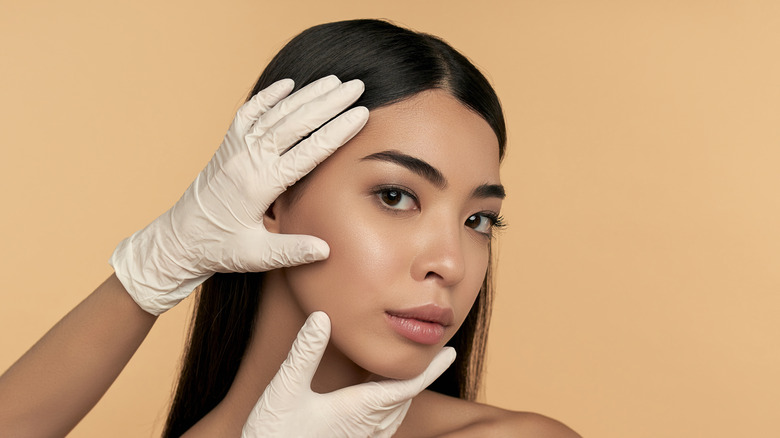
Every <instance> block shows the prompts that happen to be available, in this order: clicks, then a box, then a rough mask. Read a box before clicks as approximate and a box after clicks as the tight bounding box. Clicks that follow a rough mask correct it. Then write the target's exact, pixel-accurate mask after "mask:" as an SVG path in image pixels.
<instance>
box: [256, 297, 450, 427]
mask: <svg viewBox="0 0 780 438" xmlns="http://www.w3.org/2000/svg"><path fill="white" fill-rule="evenodd" d="M329 338H330V319H328V316H327V315H326V314H325V313H323V312H314V313H312V314H311V315H310V316H309V318H308V319H307V320H306V323H305V324H304V325H303V327H302V328H301V330H300V331H299V332H298V337H297V338H296V339H295V342H294V343H293V346H292V349H291V350H290V353H289V354H288V355H287V359H286V360H285V361H284V363H283V364H282V367H281V368H280V369H279V372H277V373H276V376H274V378H273V380H271V383H270V384H269V385H268V387H267V388H266V389H265V391H264V392H263V395H262V396H260V400H259V401H258V402H257V404H256V405H255V407H254V409H253V410H252V413H251V414H250V415H249V419H248V420H247V422H246V424H245V425H244V429H243V431H242V433H241V437H242V438H257V437H264V438H266V437H284V438H290V437H314V438H317V437H328V438H330V437H361V438H362V437H390V436H392V435H393V434H394V433H395V431H396V430H397V429H398V426H400V425H401V422H402V421H403V419H404V417H405V416H406V412H407V411H408V410H409V406H410V405H411V403H412V398H413V397H414V396H416V395H417V394H419V393H420V392H421V391H422V390H424V389H425V388H426V387H428V385H430V384H431V383H433V381H434V380H436V379H437V378H438V377H439V376H440V375H441V373H443V372H444V371H445V370H446V369H447V368H448V367H449V366H450V365H451V364H452V362H453V361H454V360H455V349H453V348H452V347H444V348H443V349H442V350H441V351H440V352H439V354H437V355H436V357H435V358H434V359H433V361H432V362H431V363H430V365H428V368H427V369H426V370H425V371H423V372H422V374H420V375H418V376H417V377H415V378H413V379H410V380H385V381H381V382H367V383H361V384H359V385H355V386H349V387H347V388H343V389H339V390H337V391H333V392H330V393H327V394H318V393H316V392H314V391H312V390H311V380H312V377H314V373H315V372H316V371H317V367H318V366H319V364H320V359H322V355H323V353H324V352H325V347H327V345H328V340H329Z"/></svg>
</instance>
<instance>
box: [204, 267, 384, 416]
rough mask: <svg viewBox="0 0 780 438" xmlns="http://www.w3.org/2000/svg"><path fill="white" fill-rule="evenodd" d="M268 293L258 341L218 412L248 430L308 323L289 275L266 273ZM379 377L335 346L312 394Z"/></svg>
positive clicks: (250, 347) (262, 304)
mask: <svg viewBox="0 0 780 438" xmlns="http://www.w3.org/2000/svg"><path fill="white" fill-rule="evenodd" d="M262 287H263V291H262V299H261V301H260V309H259V313H258V318H257V322H256V325H255V330H254V333H253V335H252V339H251V340H250V343H249V345H248V346H247V351H246V354H245V355H244V358H243V359H242V360H241V364H240V366H239V369H238V373H237V374H236V378H235V380H234V381H233V384H232V385H231V387H230V390H229V392H228V394H227V395H226V397H225V399H224V401H223V402H222V403H220V406H219V407H218V408H217V409H215V411H218V413H219V415H220V416H229V417H230V419H227V418H226V419H225V420H226V421H231V422H235V423H240V424H241V425H242V426H243V423H244V422H245V421H246V419H247V417H248V416H249V413H250V412H251V410H252V408H253V407H254V406H255V404H256V403H257V401H258V400H259V399H260V396H261V395H262V394H263V391H264V390H265V388H266V387H267V386H268V384H269V383H270V382H271V379H273V377H274V375H276V372H277V371H278V370H279V367H280V366H281V365H282V363H283V362H284V360H285V359H286V358H287V354H288V353H289V351H290V348H291V347H292V344H293V342H294V341H295V337H296V335H297V334H298V330H300V328H301V326H303V323H304V322H305V321H306V318H307V317H308V315H307V314H306V313H305V312H304V311H303V310H302V309H301V308H300V306H299V305H298V303H297V302H296V300H295V299H294V298H293V295H292V294H291V293H290V290H289V287H288V285H287V282H286V280H285V275H284V270H275V271H270V272H268V273H266V274H265V276H264V279H263V286H262ZM375 377H376V376H374V375H372V374H371V373H369V372H367V371H366V370H364V369H362V368H360V367H358V366H357V365H356V364H355V363H354V362H352V361H351V360H349V358H347V357H346V356H344V355H343V354H342V353H341V352H340V351H339V350H338V349H336V348H334V347H333V345H332V344H330V345H329V346H328V348H327V350H326V351H325V354H324V356H323V358H322V361H321V362H320V365H319V367H318V369H317V373H316V374H315V376H314V379H313V381H312V385H311V388H312V390H313V391H315V392H318V393H327V392H331V391H334V390H337V389H340V388H344V387H346V386H351V385H355V384H358V383H362V382H366V381H369V380H372V379H374V378H375ZM215 413H217V412H215Z"/></svg>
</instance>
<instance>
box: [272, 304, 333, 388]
mask: <svg viewBox="0 0 780 438" xmlns="http://www.w3.org/2000/svg"><path fill="white" fill-rule="evenodd" d="M329 339H330V318H328V315H326V314H325V312H314V313H312V314H311V315H309V317H308V318H307V319H306V322H305V323H304V324H303V327H301V329H300V331H298V336H297V337H296V338H295V342H293V346H292V349H290V353H289V354H288V355H287V359H285V361H284V363H283V364H282V366H281V368H280V369H279V372H278V373H277V375H276V376H275V377H274V379H273V381H272V382H271V385H270V386H274V385H276V384H277V383H276V381H277V379H278V378H279V379H282V381H283V382H282V385H284V388H286V392H288V393H292V395H293V396H295V395H300V394H302V393H304V392H307V391H311V380H312V378H313V377H314V373H315V372H317V367H318V366H319V365H320V360H321V359H322V355H323V354H324V353H325V348H326V347H327V346H328V340H329Z"/></svg>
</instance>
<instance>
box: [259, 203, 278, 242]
mask: <svg viewBox="0 0 780 438" xmlns="http://www.w3.org/2000/svg"><path fill="white" fill-rule="evenodd" d="M263 225H264V226H265V229H266V230H268V231H270V232H272V233H277V234H278V233H279V229H280V228H281V227H280V226H279V202H277V201H274V202H272V203H271V205H270V206H269V207H268V209H267V210H266V211H265V213H264V214H263Z"/></svg>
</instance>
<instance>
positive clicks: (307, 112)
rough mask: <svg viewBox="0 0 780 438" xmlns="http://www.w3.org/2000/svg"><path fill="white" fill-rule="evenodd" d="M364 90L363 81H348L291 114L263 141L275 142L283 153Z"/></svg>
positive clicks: (270, 130) (268, 148)
mask: <svg viewBox="0 0 780 438" xmlns="http://www.w3.org/2000/svg"><path fill="white" fill-rule="evenodd" d="M363 90H365V87H364V85H363V82H361V81H360V80H357V79H355V80H353V81H349V82H346V83H344V84H342V85H341V86H339V87H338V88H336V89H335V90H333V91H330V92H328V93H327V94H325V95H323V96H320V97H318V98H316V99H314V100H312V101H311V102H309V103H306V104H304V105H302V106H301V107H300V108H298V109H297V110H295V111H294V112H292V113H290V114H289V115H288V116H287V117H285V118H283V119H282V120H280V121H279V122H278V123H276V124H275V125H274V126H273V127H271V128H270V129H269V130H268V131H267V132H266V135H264V136H263V138H262V140H261V141H262V142H268V141H270V142H273V144H274V145H275V146H276V152H277V153H278V154H279V155H281V154H283V153H285V152H286V151H287V150H288V149H290V148H291V147H293V146H294V145H295V143H297V142H298V141H299V140H300V139H302V138H304V137H306V136H307V135H309V134H311V133H312V132H314V131H315V130H317V129H318V128H319V127H320V126H322V124H323V123H325V122H327V121H328V120H330V119H332V118H333V117H335V116H336V115H338V114H339V113H340V112H342V111H344V110H345V109H347V108H348V107H349V106H350V105H352V104H353V103H354V102H355V101H356V100H357V99H358V98H359V97H360V95H361V94H363ZM261 147H262V146H261ZM263 150H271V148H270V147H267V146H266V147H264V148H263Z"/></svg>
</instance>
